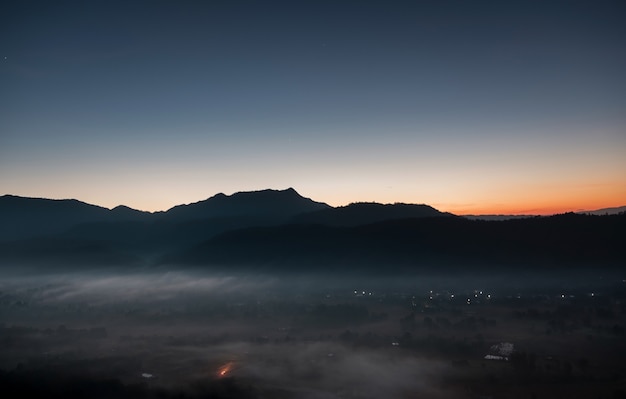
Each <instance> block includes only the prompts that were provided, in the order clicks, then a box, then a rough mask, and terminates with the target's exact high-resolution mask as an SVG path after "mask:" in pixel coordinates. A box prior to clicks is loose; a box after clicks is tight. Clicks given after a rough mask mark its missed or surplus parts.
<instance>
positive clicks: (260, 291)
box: [0, 270, 626, 399]
mask: <svg viewBox="0 0 626 399" xmlns="http://www.w3.org/2000/svg"><path fill="white" fill-rule="evenodd" d="M622 278H623V276H620V275H619V273H617V272H615V271H613V272H611V273H606V274H602V273H600V272H594V273H591V272H589V273H582V272H579V273H577V274H576V275H573V274H571V273H570V274H569V275H567V276H566V277H565V276H563V275H559V276H556V275H541V276H540V275H535V276H533V277H529V276H527V275H526V276H524V275H522V274H517V275H509V276H493V275H489V274H487V273H485V274H482V275H472V276H469V275H460V274H459V275H454V276H452V275H448V276H439V277H434V276H432V275H429V276H428V277H426V276H417V275H398V276H395V277H393V278H386V279H381V278H376V279H373V278H372V279H365V278H357V277H354V276H346V275H341V276H340V275H330V274H328V275H325V276H308V277H302V276H300V277H297V278H296V277H284V278H280V277H276V276H249V275H248V276H229V275H219V276H216V275H207V274H198V273H197V272H181V271H176V272H172V271H167V270H158V271H155V270H152V271H149V272H134V273H131V274H128V273H125V274H121V273H115V272H112V271H108V272H106V273H105V272H102V273H97V272H91V273H89V274H87V273H83V274H79V273H76V272H74V273H72V274H71V275H68V274H47V275H42V274H41V273H40V272H37V271H36V270H31V271H30V272H29V273H28V274H26V273H24V271H21V272H20V273H15V272H14V273H9V272H6V271H5V272H4V273H3V276H2V279H1V280H0V345H1V348H2V351H0V396H2V397H6V398H8V397H26V396H27V395H29V396H30V397H35V398H611V399H612V398H623V397H626V373H625V372H624V365H625V364H626V333H625V327H626V283H625V281H624V280H622ZM530 287H532V288H530Z"/></svg>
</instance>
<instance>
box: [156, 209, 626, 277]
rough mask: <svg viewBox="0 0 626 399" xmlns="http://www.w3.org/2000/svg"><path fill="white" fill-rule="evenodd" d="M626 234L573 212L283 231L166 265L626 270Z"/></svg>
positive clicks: (223, 242)
mask: <svg viewBox="0 0 626 399" xmlns="http://www.w3.org/2000/svg"><path fill="white" fill-rule="evenodd" d="M625 228H626V215H614V216H590V215H577V214H573V213H570V214H564V215H556V216H551V217H539V218H527V219H518V220H508V221H500V222H493V221H480V220H468V219H465V218H460V217H458V218H455V217H443V216H440V217H432V218H420V219H415V218H413V219H399V220H391V221H385V222H380V223H374V224H369V225H362V226H356V227H335V226H324V225H319V224H314V225H283V226H276V227H264V228H260V227H259V228H249V229H244V230H236V231H230V232H226V233H223V234H220V235H217V236H216V237H214V238H212V239H210V240H208V241H206V242H204V243H202V244H200V245H198V246H196V247H194V248H192V249H190V250H189V251H186V252H183V253H179V254H177V255H175V256H174V255H172V256H170V257H168V258H166V259H164V261H165V262H169V263H174V264H196V265H210V266H212V267H239V268H245V267H247V268H252V269H256V268H265V269H268V268H269V269H276V270H292V271H302V270H309V269H308V268H311V267H313V268H315V269H319V268H332V269H335V268H337V267H340V268H346V269H354V268H357V269H358V270H362V271H373V272H392V271H396V272H397V271H399V270H414V269H418V268H425V269H432V270H437V271H440V272H441V271H445V270H448V271H453V270H460V269H466V268H468V267H471V268H472V270H474V269H477V270H478V269H482V270H492V269H494V268H496V269H499V268H519V269H521V270H532V269H555V268H556V269H568V268H572V267H581V266H582V267H605V266H608V267H619V268H621V267H623V266H624V264H625V263H624V262H625V260H626V259H625V256H624V254H623V250H622V246H623V238H622V235H621V232H623V231H624V229H625ZM494 270H495V269H494Z"/></svg>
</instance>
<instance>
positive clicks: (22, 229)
mask: <svg viewBox="0 0 626 399" xmlns="http://www.w3.org/2000/svg"><path fill="white" fill-rule="evenodd" d="M118 208H119V207H118ZM144 214H146V212H140V211H136V210H131V209H130V208H127V207H123V208H120V209H117V208H116V209H115V210H109V209H107V208H103V207H100V206H96V205H91V204H87V203H85V202H81V201H78V200H75V199H64V200H52V199H44V198H27V197H18V196H14V195H3V196H1V197H0V221H1V223H0V240H9V239H21V238H27V237H36V236H42V235H48V234H56V233H60V232H63V231H64V230H66V229H68V228H70V227H72V226H76V225H79V224H81V223H95V222H103V221H118V220H122V219H136V218H137V217H138V216H139V215H144Z"/></svg>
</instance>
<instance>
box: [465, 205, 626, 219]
mask: <svg viewBox="0 0 626 399" xmlns="http://www.w3.org/2000/svg"><path fill="white" fill-rule="evenodd" d="M622 212H626V206H620V207H615V208H602V209H596V210H593V211H576V213H578V214H585V215H599V216H601V215H617V214H618V213H622ZM461 216H462V217H464V218H467V219H472V220H493V221H496V220H510V219H527V218H533V217H538V216H539V215H461Z"/></svg>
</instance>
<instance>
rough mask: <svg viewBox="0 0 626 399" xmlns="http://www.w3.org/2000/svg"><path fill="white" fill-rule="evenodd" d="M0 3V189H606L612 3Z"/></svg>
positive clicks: (578, 195) (616, 110) (615, 186)
mask: <svg viewBox="0 0 626 399" xmlns="http://www.w3.org/2000/svg"><path fill="white" fill-rule="evenodd" d="M0 7H1V8H0V23H1V27H0V29H1V30H0V51H1V52H2V53H1V54H0V56H1V57H2V58H3V59H2V65H1V67H0V87H1V93H0V129H1V135H0V191H2V192H3V193H13V194H18V195H29V196H44V197H54V198H66V197H77V198H79V199H82V200H85V201H88V202H92V203H97V204H101V205H105V206H115V205H117V204H120V203H124V204H128V205H130V206H134V207H137V208H140V209H148V210H156V209H165V208H168V207H170V206H172V205H174V204H177V203H181V202H191V201H197V200H200V199H203V198H206V197H208V196H210V195H213V194H215V193H216V192H220V191H223V192H226V193H231V192H234V191H241V190H252V189H260V188H267V187H272V188H286V187H289V186H293V187H295V188H296V189H297V190H298V191H300V192H301V193H302V194H304V195H306V196H310V197H313V198H315V199H317V200H321V201H326V202H329V203H331V204H334V205H339V204H346V203H349V202H352V201H359V200H363V201H370V200H376V201H381V202H394V201H402V202H426V203H430V204H432V205H435V206H438V207H439V208H442V209H444V210H450V211H456V212H464V211H467V212H473V211H488V210H489V209H492V210H494V211H498V210H501V211H509V212H524V211H544V212H549V211H551V210H555V209H557V208H558V209H573V208H576V207H594V206H598V207H600V206H609V205H622V204H623V203H626V161H624V160H623V159H624V158H626V157H625V156H624V154H626V133H625V132H626V117H625V116H624V115H626V112H625V111H626V77H625V74H624V72H623V71H625V70H626V51H625V49H626V47H625V46H626V24H624V22H623V21H624V20H626V18H625V17H626V3H625V2H623V1H585V2H577V1H562V2H560V1H537V2H534V1H520V2H509V1H491V2H483V1H476V2H470V1H455V2H453V1H413V2H384V1H380V2H363V1H358V2H356V1H355V2H337V1H328V2H324V1H315V2H300V1H292V2H239V1H224V2H208V1H207V2H181V1H163V2H159V1H149V2H133V1H124V2H115V1H102V2H98V1H90V2H78V1H75V2H29V1H14V2H9V4H3V5H2V6H0ZM5 57H6V58H5Z"/></svg>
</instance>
